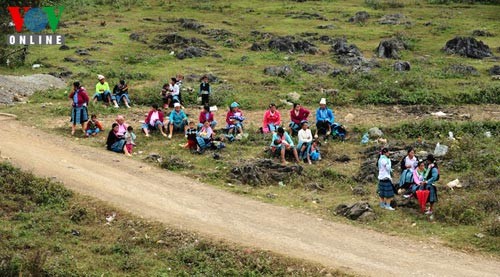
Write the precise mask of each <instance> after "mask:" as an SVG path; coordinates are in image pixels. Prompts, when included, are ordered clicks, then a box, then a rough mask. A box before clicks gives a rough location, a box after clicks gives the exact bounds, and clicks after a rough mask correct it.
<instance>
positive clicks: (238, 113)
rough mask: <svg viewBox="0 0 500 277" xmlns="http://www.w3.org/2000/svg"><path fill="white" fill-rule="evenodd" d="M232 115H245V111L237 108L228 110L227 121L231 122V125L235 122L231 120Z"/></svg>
mask: <svg viewBox="0 0 500 277" xmlns="http://www.w3.org/2000/svg"><path fill="white" fill-rule="evenodd" d="M232 116H241V117H242V116H243V112H241V110H240V109H237V110H236V111H235V112H233V111H231V110H230V111H228V112H227V115H226V123H227V124H229V125H231V124H233V122H232V121H231V117H232Z"/></svg>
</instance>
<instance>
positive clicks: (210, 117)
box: [199, 111, 214, 123]
mask: <svg viewBox="0 0 500 277" xmlns="http://www.w3.org/2000/svg"><path fill="white" fill-rule="evenodd" d="M206 114H207V113H206V112H205V111H201V113H200V117H199V120H200V123H205V121H207V116H206ZM213 121H214V113H212V112H208V122H210V123H212V122H213Z"/></svg>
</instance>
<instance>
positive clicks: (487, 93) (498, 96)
mask: <svg viewBox="0 0 500 277" xmlns="http://www.w3.org/2000/svg"><path fill="white" fill-rule="evenodd" d="M457 99H458V101H457V102H459V103H463V104H500V85H499V84H494V85H490V86H487V87H483V88H481V89H479V90H475V91H473V92H472V93H467V92H461V93H459V94H458V97H457Z"/></svg>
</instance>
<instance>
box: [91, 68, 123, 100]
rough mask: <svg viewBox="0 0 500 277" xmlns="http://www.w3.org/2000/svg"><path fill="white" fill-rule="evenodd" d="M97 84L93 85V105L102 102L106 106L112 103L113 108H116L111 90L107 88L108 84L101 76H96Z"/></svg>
mask: <svg viewBox="0 0 500 277" xmlns="http://www.w3.org/2000/svg"><path fill="white" fill-rule="evenodd" d="M97 80H99V82H97V84H96V85H95V94H94V96H92V99H93V101H94V103H96V102H97V101H103V102H104V103H105V104H106V105H110V104H111V103H113V104H114V105H115V106H114V107H115V108H118V103H116V100H115V97H114V96H112V95H111V89H110V88H109V84H108V82H106V78H105V77H104V76H103V75H97Z"/></svg>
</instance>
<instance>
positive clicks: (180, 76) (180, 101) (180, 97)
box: [175, 73, 184, 109]
mask: <svg viewBox="0 0 500 277" xmlns="http://www.w3.org/2000/svg"><path fill="white" fill-rule="evenodd" d="M175 80H177V82H175V84H176V85H177V86H178V87H179V103H181V108H183V109H184V102H183V101H182V81H183V80H184V75H182V74H181V73H177V76H175Z"/></svg>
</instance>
